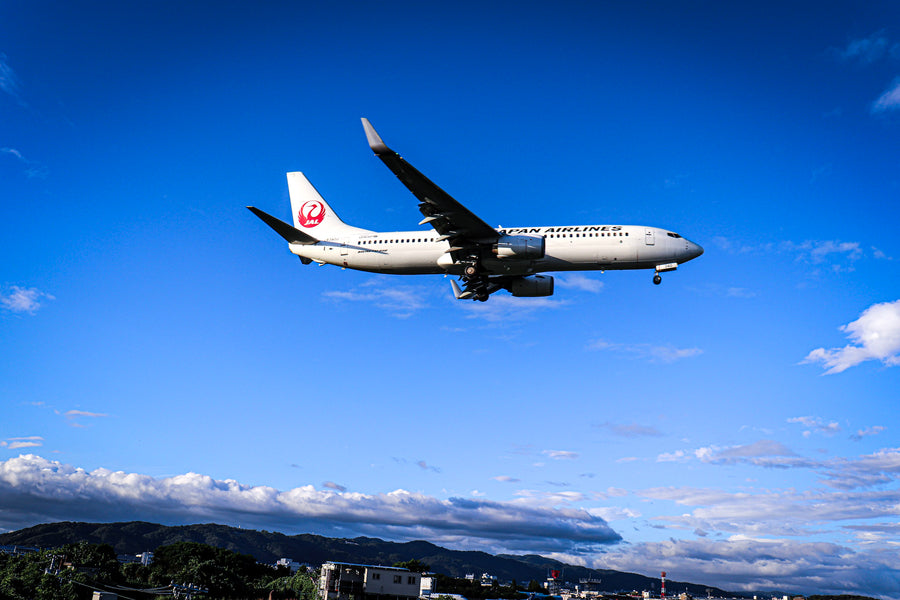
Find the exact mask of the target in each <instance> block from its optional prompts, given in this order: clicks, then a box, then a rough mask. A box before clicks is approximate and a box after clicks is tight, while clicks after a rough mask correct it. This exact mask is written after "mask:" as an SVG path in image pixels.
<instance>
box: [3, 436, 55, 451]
mask: <svg viewBox="0 0 900 600" xmlns="http://www.w3.org/2000/svg"><path fill="white" fill-rule="evenodd" d="M43 445H44V438H42V437H41V436H39V435H31V436H28V437H14V438H6V439H5V440H3V441H2V442H0V448H8V449H9V450H19V449H21V448H38V447H40V446H43Z"/></svg>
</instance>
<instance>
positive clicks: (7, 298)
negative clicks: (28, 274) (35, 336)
mask: <svg viewBox="0 0 900 600" xmlns="http://www.w3.org/2000/svg"><path fill="white" fill-rule="evenodd" d="M42 298H46V299H47V300H54V298H53V296H51V295H50V294H46V293H44V292H42V291H40V290H39V289H37V288H21V287H19V286H17V285H14V286H12V287H10V288H9V292H6V293H3V292H0V305H2V306H3V308H5V309H6V310H8V311H10V312H14V313H28V314H30V315H33V314H34V313H35V312H37V309H39V308H40V307H41V299H42Z"/></svg>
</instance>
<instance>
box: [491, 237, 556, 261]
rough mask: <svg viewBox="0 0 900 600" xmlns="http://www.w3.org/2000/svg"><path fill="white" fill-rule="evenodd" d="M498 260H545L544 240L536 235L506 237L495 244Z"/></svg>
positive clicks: (494, 249)
mask: <svg viewBox="0 0 900 600" xmlns="http://www.w3.org/2000/svg"><path fill="white" fill-rule="evenodd" d="M493 251H494V254H496V255H497V257H498V258H531V259H535V258H544V238H543V237H538V236H534V235H504V236H502V237H501V238H500V239H499V240H497V243H496V244H494V248H493Z"/></svg>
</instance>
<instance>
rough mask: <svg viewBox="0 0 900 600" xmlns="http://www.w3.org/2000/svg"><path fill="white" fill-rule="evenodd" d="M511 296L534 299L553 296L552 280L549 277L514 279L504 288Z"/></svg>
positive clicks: (537, 276)
mask: <svg viewBox="0 0 900 600" xmlns="http://www.w3.org/2000/svg"><path fill="white" fill-rule="evenodd" d="M506 289H508V290H509V292H510V293H511V294H512V295H513V296H519V297H526V298H535V297H537V296H552V295H553V278H552V277H551V276H549V275H531V276H529V277H516V278H515V279H513V280H512V281H510V283H509V286H508V287H507V288H506Z"/></svg>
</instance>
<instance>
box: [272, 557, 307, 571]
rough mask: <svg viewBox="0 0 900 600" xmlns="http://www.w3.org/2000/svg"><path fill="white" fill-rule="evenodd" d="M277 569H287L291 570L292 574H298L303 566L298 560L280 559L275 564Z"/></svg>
mask: <svg viewBox="0 0 900 600" xmlns="http://www.w3.org/2000/svg"><path fill="white" fill-rule="evenodd" d="M275 566H276V567H287V568H289V569H290V570H291V573H296V572H297V571H299V570H300V568H301V567H302V566H303V565H302V564H301V563H298V562H297V561H296V560H293V559H290V558H279V559H278V561H277V562H276V563H275Z"/></svg>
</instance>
